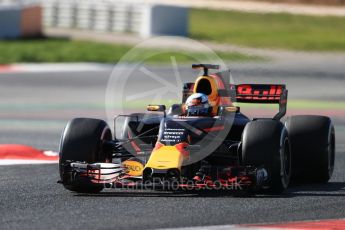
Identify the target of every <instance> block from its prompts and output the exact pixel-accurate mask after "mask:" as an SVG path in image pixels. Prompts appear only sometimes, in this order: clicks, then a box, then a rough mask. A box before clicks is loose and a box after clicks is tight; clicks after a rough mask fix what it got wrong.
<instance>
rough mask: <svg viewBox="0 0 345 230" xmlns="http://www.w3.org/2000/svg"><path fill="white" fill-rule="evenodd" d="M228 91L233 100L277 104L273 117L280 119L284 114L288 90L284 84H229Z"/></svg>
mask: <svg viewBox="0 0 345 230" xmlns="http://www.w3.org/2000/svg"><path fill="white" fill-rule="evenodd" d="M230 91H231V93H230V95H231V99H232V101H233V102H239V103H260V104H279V112H278V113H277V114H276V115H275V116H274V117H273V119H276V120H280V119H281V118H282V117H284V116H285V114H286V108H287V97H288V90H287V89H286V86H285V85H272V84H241V85H230Z"/></svg>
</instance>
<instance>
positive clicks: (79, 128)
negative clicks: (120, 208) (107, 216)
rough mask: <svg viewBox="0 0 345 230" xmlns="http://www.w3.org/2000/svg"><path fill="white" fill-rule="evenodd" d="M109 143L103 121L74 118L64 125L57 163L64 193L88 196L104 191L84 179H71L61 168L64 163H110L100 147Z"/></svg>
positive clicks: (107, 129) (109, 132)
mask: <svg viewBox="0 0 345 230" xmlns="http://www.w3.org/2000/svg"><path fill="white" fill-rule="evenodd" d="M111 139H112V134H111V130H110V128H109V126H108V125H107V123H106V122H105V121H103V120H98V119H91V118H75V119H73V120H71V121H70V122H69V123H68V124H67V126H66V127H65V129H64V132H63V134H62V137H61V142H60V160H59V171H60V177H61V180H62V182H63V185H64V187H65V188H66V189H68V190H70V191H75V192H88V193H96V192H100V191H101V190H102V189H103V185H94V184H91V183H90V182H89V181H88V180H87V179H80V180H73V179H71V176H70V175H68V174H66V173H64V164H65V163H66V162H67V161H80V162H86V163H90V164H92V163H96V162H111V157H112V156H111V152H110V151H109V150H107V149H104V148H103V143H104V142H106V141H110V140H111Z"/></svg>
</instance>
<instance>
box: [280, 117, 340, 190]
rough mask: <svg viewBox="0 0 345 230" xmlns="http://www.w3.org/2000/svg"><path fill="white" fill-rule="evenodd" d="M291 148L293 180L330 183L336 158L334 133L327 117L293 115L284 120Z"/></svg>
mask: <svg viewBox="0 0 345 230" xmlns="http://www.w3.org/2000/svg"><path fill="white" fill-rule="evenodd" d="M285 125H286V128H287V130H288V132H289V139H290V141H291V151H292V171H293V180H294V181H296V182H304V183H308V182H311V183H313V182H314V183H327V182H328V181H329V179H330V178H331V177H332V174H333V170H334V159H335V132H334V126H333V124H332V121H331V119H330V118H328V117H324V116H306V115H302V116H292V117H289V118H288V119H287V121H286V123H285Z"/></svg>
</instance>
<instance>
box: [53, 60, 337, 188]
mask: <svg viewBox="0 0 345 230" xmlns="http://www.w3.org/2000/svg"><path fill="white" fill-rule="evenodd" d="M193 68H195V69H202V70H203V72H204V74H203V75H202V76H199V77H198V78H197V79H196V81H195V82H193V83H185V84H184V87H183V92H182V93H183V100H182V103H181V104H174V105H172V106H171V107H170V109H169V110H168V112H166V108H165V106H164V105H149V106H147V110H148V111H150V112H149V113H134V114H130V115H119V116H117V117H115V119H114V123H115V128H114V134H115V135H114V136H115V137H114V138H113V135H112V132H111V130H110V128H109V126H108V125H107V123H106V122H105V121H103V120H98V119H91V118H75V119H73V120H71V121H70V122H69V123H68V124H67V126H66V127H65V129H64V132H63V134H62V137H61V144H60V161H59V171H60V177H61V180H60V183H62V184H63V186H64V187H65V188H66V189H68V190H71V191H74V192H88V193H94V192H100V191H101V190H102V189H103V188H105V187H107V188H108V187H109V188H141V189H146V188H150V189H168V190H171V189H174V190H175V189H177V190H184V189H185V190H206V189H222V190H232V191H234V190H242V191H250V192H253V193H256V192H260V193H269V194H280V193H282V192H283V191H284V190H285V189H286V188H287V187H288V185H289V183H290V181H291V180H295V179H296V180H301V181H304V182H317V183H326V182H328V180H329V179H330V178H331V176H332V173H333V168H334V158H335V132H334V127H333V124H332V121H331V119H330V118H328V117H324V116H314V115H313V116H311V115H301V116H292V117H288V118H287V119H285V122H284V123H283V122H281V121H280V120H281V119H282V118H283V117H284V116H285V114H286V108H287V93H288V91H287V89H286V86H285V85H272V84H267V85H266V84H241V85H234V84H230V82H228V81H227V76H229V74H230V71H229V70H227V71H222V72H217V73H214V74H209V73H208V72H209V70H210V69H219V66H217V65H209V64H196V65H193ZM193 93H203V94H205V95H207V97H208V100H209V102H210V104H211V105H212V107H211V110H212V111H210V114H211V115H210V116H188V115H186V111H185V110H186V109H185V102H186V99H187V98H188V97H189V96H190V95H192V94H193ZM233 102H238V103H270V104H279V112H278V113H277V114H276V115H275V116H274V117H273V118H254V119H253V120H250V119H249V118H248V117H247V116H245V115H244V114H242V113H241V111H240V108H239V107H236V106H234V105H233ZM157 112H158V113H157Z"/></svg>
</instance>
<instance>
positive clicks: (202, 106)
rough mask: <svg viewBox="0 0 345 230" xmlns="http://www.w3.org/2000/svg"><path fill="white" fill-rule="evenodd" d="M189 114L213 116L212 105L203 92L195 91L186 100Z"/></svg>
mask: <svg viewBox="0 0 345 230" xmlns="http://www.w3.org/2000/svg"><path fill="white" fill-rule="evenodd" d="M186 111H187V116H211V114H212V107H211V105H210V103H208V98H207V96H206V95H205V94H203V93H194V94H192V95H190V96H189V97H188V98H187V101H186Z"/></svg>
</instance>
